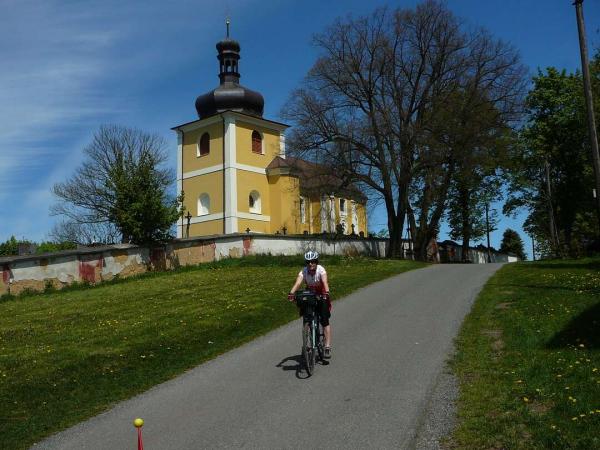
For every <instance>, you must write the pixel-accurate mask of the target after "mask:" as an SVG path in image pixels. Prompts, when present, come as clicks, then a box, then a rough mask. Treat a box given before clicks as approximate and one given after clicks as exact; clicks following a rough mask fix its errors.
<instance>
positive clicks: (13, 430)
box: [0, 257, 423, 449]
mask: <svg viewBox="0 0 600 450" xmlns="http://www.w3.org/2000/svg"><path fill="white" fill-rule="evenodd" d="M300 262H301V260H300V259H299V258H290V257H253V258H243V259H231V260H226V261H222V262H219V263H213V264H205V265H201V266H199V267H194V268H186V269H181V270H179V271H176V272H170V273H153V274H147V275H144V276H141V277H138V278H135V279H127V280H121V281H117V282H114V283H108V284H104V285H101V286H97V287H89V288H85V287H81V288H75V289H70V290H65V291H61V292H54V293H46V294H41V295H29V296H23V297H18V298H16V299H8V300H6V299H5V300H4V301H3V302H0V380H1V383H0V433H1V436H0V448H2V449H19V448H28V447H29V446H30V445H31V444H33V443H34V442H36V441H39V440H40V439H41V438H43V437H45V436H48V435H49V434H51V433H53V432H56V431H59V430H61V429H63V428H66V427H68V426H70V425H73V424H75V423H77V422H79V421H81V420H83V419H85V418H88V417H90V416H92V415H95V414H97V413H99V412H101V411H103V410H106V409H107V408H108V407H110V406H111V405H112V404H114V403H115V402H117V401H119V400H123V399H126V398H129V397H131V396H133V395H135V394H137V393H140V392H142V391H144V390H146V389H148V388H149V387H151V386H153V385H156V384H157V383H160V382H163V381H165V380H168V379H170V378H173V377H174V376H176V375H178V374H181V373H182V372H184V371H185V370H187V369H189V368H191V367H194V366H195V365H197V364H199V363H201V362H203V361H206V360H208V359H210V358H214V357H215V356H217V355H218V354H220V353H223V352H225V351H227V350H229V349H231V348H233V347H236V346H239V345H240V344H242V343H244V342H247V341H249V340H251V339H253V338H255V337H256V336H259V335H261V334H264V333H266V332H268V331H269V330H272V329H274V328H276V327H278V326H280V325H283V324H285V323H287V322H289V321H290V320H293V319H294V318H297V312H296V309H295V307H294V306H293V305H291V304H290V303H288V302H287V297H286V294H287V292H288V291H289V289H290V287H291V285H292V284H293V281H294V280H295V277H296V275H297V273H298V271H299V270H300V265H299V263H300ZM323 264H324V265H325V267H326V268H327V271H328V274H329V279H330V285H331V289H332V297H333V298H334V299H335V298H339V297H342V296H344V295H347V294H349V293H350V292H351V291H353V290H355V289H357V288H359V287H362V286H365V285H367V284H369V283H372V282H375V281H378V280H381V279H384V278H386V277H389V276H392V275H395V274H398V273H400V272H403V271H406V270H410V269H415V268H418V267H422V266H423V264H419V263H414V262H409V261H398V260H374V259H362V258H354V259H343V258H338V257H332V258H324V260H323Z"/></svg>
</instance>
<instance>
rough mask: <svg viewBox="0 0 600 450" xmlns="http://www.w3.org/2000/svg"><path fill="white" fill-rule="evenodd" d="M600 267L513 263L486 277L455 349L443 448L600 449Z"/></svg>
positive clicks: (590, 262)
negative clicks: (453, 408)
mask: <svg viewBox="0 0 600 450" xmlns="http://www.w3.org/2000/svg"><path fill="white" fill-rule="evenodd" d="M599 269H600V259H586V260H579V261H556V262H536V263H518V264H510V265H506V266H504V267H503V268H502V269H501V270H500V271H499V272H498V273H497V274H496V275H495V276H494V277H493V278H492V279H490V281H489V282H488V283H487V285H486V286H485V288H484V290H483V291H482V293H481V294H480V296H479V297H478V299H477V301H476V303H475V305H474V307H473V310H472V312H471V314H470V315H469V316H468V317H467V319H466V321H465V323H464V324H463V328H462V330H461V333H460V335H459V338H458V341H457V349H458V351H457V355H456V356H455V358H454V361H453V363H452V365H453V368H454V370H455V372H456V373H457V375H458V377H459V380H460V386H461V395H460V399H459V410H458V414H459V425H458V427H457V429H456V430H455V432H454V433H453V435H452V436H451V438H450V439H449V442H448V444H449V446H450V447H457V448H469V449H470V448H477V449H501V448H507V449H508V448H510V449H542V448H544V449H546V448H556V449H582V450H583V449H585V450H590V449H599V448H600V434H599V433H598V430H600V295H599V294H600V270H599Z"/></svg>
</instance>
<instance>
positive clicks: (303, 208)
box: [300, 197, 306, 223]
mask: <svg viewBox="0 0 600 450" xmlns="http://www.w3.org/2000/svg"><path fill="white" fill-rule="evenodd" d="M300 223H306V202H305V200H304V197H300Z"/></svg>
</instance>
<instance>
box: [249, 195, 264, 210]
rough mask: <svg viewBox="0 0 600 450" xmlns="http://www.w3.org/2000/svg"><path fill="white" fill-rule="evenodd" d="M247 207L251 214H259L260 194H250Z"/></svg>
mask: <svg viewBox="0 0 600 450" xmlns="http://www.w3.org/2000/svg"><path fill="white" fill-rule="evenodd" d="M248 207H249V210H250V212H251V213H255V214H260V213H261V204H260V194H259V193H258V192H257V191H252V192H250V195H249V196H248Z"/></svg>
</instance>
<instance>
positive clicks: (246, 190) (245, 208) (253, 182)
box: [237, 170, 271, 229]
mask: <svg viewBox="0 0 600 450" xmlns="http://www.w3.org/2000/svg"><path fill="white" fill-rule="evenodd" d="M251 191H257V192H258V193H259V194H260V203H261V214H263V215H265V216H268V215H270V214H271V195H270V194H271V192H270V190H269V182H268V181H267V176H266V175H263V174H260V173H255V172H247V171H245V170H238V171H237V192H238V211H240V212H245V213H250V205H249V201H248V197H249V195H250V192H251ZM240 229H241V228H240ZM244 229H246V227H244Z"/></svg>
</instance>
